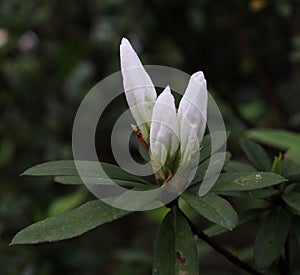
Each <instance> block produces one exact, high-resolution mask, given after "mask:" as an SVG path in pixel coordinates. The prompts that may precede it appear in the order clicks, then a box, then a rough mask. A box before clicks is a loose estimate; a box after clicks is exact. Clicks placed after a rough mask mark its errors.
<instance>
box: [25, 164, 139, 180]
mask: <svg viewBox="0 0 300 275" xmlns="http://www.w3.org/2000/svg"><path fill="white" fill-rule="evenodd" d="M76 163H77V165H79V166H80V168H81V171H82V173H81V175H80V176H82V177H90V178H97V179H99V180H101V179H104V180H107V179H108V178H110V179H113V180H126V181H133V182H144V181H143V180H142V179H140V178H138V177H135V176H133V175H131V174H129V173H127V172H125V171H124V170H122V169H121V168H120V167H118V166H116V165H112V164H109V163H100V162H96V161H76ZM100 165H101V166H102V168H103V170H104V172H105V173H103V172H101V171H100V169H99V166H100ZM22 175H28V176H79V175H78V172H77V169H76V166H75V162H74V161H73V160H58V161H51V162H46V163H42V164H38V165H36V166H33V167H31V168H29V169H27V170H26V171H25V172H24V173H23V174H22Z"/></svg>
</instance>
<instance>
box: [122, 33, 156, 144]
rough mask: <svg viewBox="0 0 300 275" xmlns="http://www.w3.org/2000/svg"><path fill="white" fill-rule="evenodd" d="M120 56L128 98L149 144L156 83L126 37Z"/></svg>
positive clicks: (132, 111) (133, 113)
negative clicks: (154, 83)
mask: <svg viewBox="0 0 300 275" xmlns="http://www.w3.org/2000/svg"><path fill="white" fill-rule="evenodd" d="M120 58H121V72H122V76H123V85H124V89H125V95H126V100H127V102H128V105H129V108H130V110H131V113H132V115H133V117H134V119H135V121H136V123H137V124H138V127H139V129H140V130H141V132H142V135H143V138H144V140H145V141H146V142H147V143H148V144H149V130H150V121H151V118H152V110H153V106H154V103H155V100H156V97H157V95H156V91H155V88H154V85H153V83H152V81H151V78H150V77H149V75H148V73H147V72H146V71H145V69H144V67H143V65H142V63H141V61H140V60H139V58H138V56H137V54H136V52H135V51H134V50H133V48H132V46H131V45H130V43H129V41H128V40H127V39H126V38H123V39H122V41H121V45H120Z"/></svg>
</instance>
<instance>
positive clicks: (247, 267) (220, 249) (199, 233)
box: [178, 208, 263, 275]
mask: <svg viewBox="0 0 300 275" xmlns="http://www.w3.org/2000/svg"><path fill="white" fill-rule="evenodd" d="M178 209H179V211H180V212H181V213H182V215H183V216H184V217H185V219H186V220H187V222H188V223H189V225H190V227H191V230H192V232H193V233H194V234H195V235H197V236H198V238H199V239H201V240H203V241H205V242H206V243H207V244H208V245H210V246H211V247H212V248H213V249H214V250H216V251H218V252H219V253H220V254H221V255H223V256H224V257H225V258H226V259H227V260H228V261H230V262H231V263H233V264H234V265H235V266H237V267H239V268H240V269H242V270H244V271H246V272H248V273H249V274H254V275H263V273H261V272H259V271H257V270H256V269H254V268H253V267H251V266H250V265H248V264H247V263H245V262H243V261H241V260H240V259H239V258H238V257H236V256H235V255H233V254H232V253H231V252H229V251H228V250H227V249H225V248H224V247H222V246H220V245H219V244H218V243H217V242H215V241H214V240H213V239H211V238H210V237H209V236H208V235H206V234H205V233H204V232H203V231H202V230H201V229H198V228H197V227H196V226H195V225H194V224H193V223H192V221H191V220H189V218H188V217H187V216H186V215H185V214H184V213H183V212H182V210H181V209H180V208H178Z"/></svg>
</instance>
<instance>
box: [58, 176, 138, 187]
mask: <svg viewBox="0 0 300 275" xmlns="http://www.w3.org/2000/svg"><path fill="white" fill-rule="evenodd" d="M82 180H84V182H83V181H82ZM54 181H55V182H57V183H61V184H66V185H79V184H91V185H92V184H101V185H111V179H105V178H92V177H79V176H56V177H55V178H54ZM113 182H114V183H115V184H118V185H120V186H128V187H133V186H142V185H144V184H142V183H140V182H134V181H128V180H119V179H113Z"/></svg>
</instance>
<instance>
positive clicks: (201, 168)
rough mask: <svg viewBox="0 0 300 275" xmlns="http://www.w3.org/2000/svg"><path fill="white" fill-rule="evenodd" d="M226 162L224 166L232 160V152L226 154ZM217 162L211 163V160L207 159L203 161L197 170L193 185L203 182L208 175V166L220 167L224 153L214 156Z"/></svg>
mask: <svg viewBox="0 0 300 275" xmlns="http://www.w3.org/2000/svg"><path fill="white" fill-rule="evenodd" d="M225 154H226V155H225V161H224V165H226V164H227V162H228V161H229V160H230V158H231V154H230V152H226V153H225ZM213 156H214V159H215V161H214V162H212V163H210V158H208V159H206V160H205V161H203V162H202V163H201V164H200V165H199V166H198V168H197V172H196V174H195V176H194V178H193V180H192V182H191V185H194V184H195V183H198V182H201V181H202V180H203V178H204V176H205V174H206V171H207V168H208V165H211V166H212V167H213V165H219V162H220V159H223V158H224V153H216V154H214V155H213Z"/></svg>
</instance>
